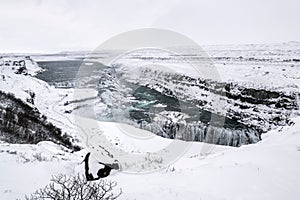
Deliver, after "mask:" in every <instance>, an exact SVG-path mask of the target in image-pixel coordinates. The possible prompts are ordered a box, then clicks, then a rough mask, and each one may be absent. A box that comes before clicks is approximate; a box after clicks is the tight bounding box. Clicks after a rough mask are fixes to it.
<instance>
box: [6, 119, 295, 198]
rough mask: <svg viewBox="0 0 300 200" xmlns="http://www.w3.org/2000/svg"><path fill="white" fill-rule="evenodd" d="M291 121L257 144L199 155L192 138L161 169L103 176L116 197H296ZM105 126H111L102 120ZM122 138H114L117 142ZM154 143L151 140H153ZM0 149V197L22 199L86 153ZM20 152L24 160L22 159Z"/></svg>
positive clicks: (77, 168) (73, 169)
mask: <svg viewBox="0 0 300 200" xmlns="http://www.w3.org/2000/svg"><path fill="white" fill-rule="evenodd" d="M294 121H295V124H294V125H293V126H292V127H284V128H282V129H278V130H274V131H270V132H269V133H267V134H265V135H264V136H263V140H262V141H261V142H259V143H257V144H252V145H247V146H242V147H240V148H231V147H221V148H220V149H218V148H219V147H218V146H216V147H215V148H216V149H218V150H214V151H213V152H211V153H209V154H208V155H199V147H200V146H201V145H202V144H201V143H193V145H192V146H191V147H190V149H189V150H188V151H187V152H186V153H185V154H184V155H183V156H182V157H180V158H179V159H178V161H177V162H175V163H173V164H171V165H170V166H169V167H168V168H167V169H163V170H159V171H156V172H154V173H148V174H132V173H124V172H118V173H116V172H114V173H113V174H112V175H111V176H109V177H108V178H107V179H110V180H114V181H116V182H117V183H118V187H120V188H122V190H123V192H124V193H123V194H122V195H121V197H120V199H161V198H163V199H208V200H211V199H228V200H231V199H233V200H234V199H249V200H250V199H272V200H276V199H284V198H286V199H291V200H293V199H295V200H296V199H298V197H299V185H300V180H299V177H300V171H299V167H300V131H299V130H300V118H296V119H294ZM105 125H106V126H107V128H108V127H109V126H112V127H113V126H115V124H113V123H108V122H106V123H105ZM103 130H104V132H105V134H107V135H110V132H109V131H106V129H103ZM117 130H119V129H114V133H115V134H116V135H122V134H123V133H122V132H116V131H117ZM127 140H128V139H127V138H124V139H122V138H119V141H120V142H125V141H127ZM165 140H167V139H165ZM157 143H158V141H157V140H155V141H154V144H155V145H157ZM126 144H127V143H126ZM138 144H141V145H140V147H138V146H137V147H136V148H141V149H143V148H145V147H144V144H143V143H135V145H138ZM0 152H1V156H0V159H1V161H0V169H1V170H0V177H1V183H2V184H0V192H1V197H2V198H1V199H13V198H22V197H23V196H24V194H28V193H30V192H33V191H34V190H35V189H37V188H39V187H43V186H44V185H45V184H47V183H48V181H49V180H50V177H51V175H53V174H58V173H66V174H74V173H78V172H81V173H83V164H80V162H81V161H82V159H83V155H84V154H85V153H86V151H85V150H82V151H81V152H77V153H75V154H74V153H73V154H72V153H70V152H67V150H66V149H64V148H62V147H60V146H58V145H55V144H53V143H51V142H41V143H39V144H38V145H17V144H15V145H12V144H6V143H2V144H0ZM37 153H41V155H42V157H44V158H45V160H42V161H37V160H36V159H34V158H33V156H32V155H33V154H37ZM200 153H201V152H200ZM24 157H25V158H28V159H29V160H30V161H28V162H26V161H25V160H24ZM94 167H99V166H94ZM25 172H26V173H25ZM29 183H30V184H29Z"/></svg>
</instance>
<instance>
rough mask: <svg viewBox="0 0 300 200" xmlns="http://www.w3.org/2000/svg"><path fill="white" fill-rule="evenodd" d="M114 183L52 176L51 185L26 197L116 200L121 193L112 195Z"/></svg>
mask: <svg viewBox="0 0 300 200" xmlns="http://www.w3.org/2000/svg"><path fill="white" fill-rule="evenodd" d="M116 185H117V184H116V182H112V181H107V180H103V179H101V180H100V181H97V182H88V181H86V179H85V178H84V177H83V176H81V175H79V174H78V175H76V176H67V175H63V174H60V175H57V176H53V178H52V179H51V183H49V184H48V185H47V186H46V187H45V188H42V189H39V190H37V191H35V192H34V193H33V194H31V195H30V196H26V197H25V199H27V200H39V199H49V200H58V199H63V200H104V199H105V200H114V199H117V198H118V197H119V196H120V195H121V193H122V191H121V190H120V192H119V193H114V192H113V189H114V187H115V186H116Z"/></svg>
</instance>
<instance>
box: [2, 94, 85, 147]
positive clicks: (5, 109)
mask: <svg viewBox="0 0 300 200" xmlns="http://www.w3.org/2000/svg"><path fill="white" fill-rule="evenodd" d="M31 97H34V95H33V94H32V95H31ZM0 139H1V140H2V141H5V142H9V143H26V144H36V143H38V142H40V141H45V140H49V141H53V142H55V143H57V144H61V145H64V146H66V147H67V148H69V149H72V150H75V151H76V150H79V149H80V148H79V147H78V146H74V145H73V139H72V138H71V137H70V136H69V135H67V134H66V133H63V132H62V131H61V129H59V128H57V127H56V126H54V125H53V124H52V123H50V122H48V121H47V117H46V116H44V115H42V114H41V113H40V112H39V111H38V110H37V109H36V108H34V107H31V106H30V105H29V104H27V103H25V102H23V101H22V100H21V99H18V98H16V97H15V96H14V95H13V94H7V93H4V92H2V91H0Z"/></svg>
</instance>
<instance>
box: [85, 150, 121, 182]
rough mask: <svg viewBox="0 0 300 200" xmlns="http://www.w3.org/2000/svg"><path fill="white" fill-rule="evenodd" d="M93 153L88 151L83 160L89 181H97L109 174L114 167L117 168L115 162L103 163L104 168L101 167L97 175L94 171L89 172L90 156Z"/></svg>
mask: <svg viewBox="0 0 300 200" xmlns="http://www.w3.org/2000/svg"><path fill="white" fill-rule="evenodd" d="M90 155H91V153H87V154H86V156H85V158H84V160H83V161H82V162H84V163H85V177H86V180H87V181H95V180H99V179H100V178H105V177H107V176H109V174H110V172H111V170H112V169H116V168H115V167H114V164H112V165H111V164H105V163H101V162H99V163H100V164H103V165H104V168H101V169H99V170H98V172H97V177H94V176H93V174H92V173H89V157H90Z"/></svg>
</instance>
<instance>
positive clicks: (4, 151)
mask: <svg viewBox="0 0 300 200" xmlns="http://www.w3.org/2000/svg"><path fill="white" fill-rule="evenodd" d="M287 46H288V47H286V44H285V45H282V44H281V45H279V46H278V47H277V46H276V45H275V47H274V46H273V45H266V46H261V47H260V46H225V47H221V50H217V49H216V48H218V47H207V49H209V50H207V51H208V53H209V54H210V56H211V57H212V59H213V62H214V63H215V64H216V66H217V69H218V71H219V72H220V76H221V81H220V80H218V81H214V80H205V81H204V82H201V81H200V82H199V80H198V79H197V78H195V77H193V76H192V75H193V74H192V73H191V72H187V73H182V72H185V71H184V67H182V65H181V63H177V64H176V65H174V63H171V64H170V63H168V62H169V61H170V60H165V63H164V62H161V61H162V60H163V59H156V58H155V57H154V58H152V59H145V56H143V57H141V56H140V54H139V55H138V56H137V55H135V57H126V58H125V59H123V60H119V63H114V64H115V68H107V70H112V69H114V70H117V71H111V72H110V74H108V75H109V77H107V76H103V77H102V78H103V79H100V80H99V81H100V84H101V83H104V86H103V87H102V88H101V87H100V86H99V87H98V88H97V90H95V89H93V88H91V87H90V85H89V88H80V89H78V88H76V89H75V88H70V89H57V88H54V87H52V86H49V85H48V84H47V83H46V82H44V81H42V80H39V79H37V78H35V77H34V76H33V75H35V74H36V72H37V71H40V70H41V68H39V66H38V65H37V64H36V63H35V62H34V61H33V60H32V59H31V58H29V57H26V58H25V57H23V56H18V57H11V55H10V56H6V57H3V58H1V59H0V75H1V76H2V78H1V77H0V78H1V80H0V90H1V92H3V93H5V94H8V93H10V94H13V95H14V97H13V98H17V99H19V100H20V101H22V105H23V104H26V105H27V106H29V107H30V108H32V109H36V110H37V111H39V112H40V114H41V115H45V116H46V117H47V120H48V121H49V122H51V123H52V124H53V125H54V126H55V127H58V128H60V129H61V130H62V132H63V133H65V134H66V136H67V135H68V136H71V139H72V142H73V143H74V144H76V145H79V146H81V147H82V148H83V149H82V150H80V151H77V152H73V151H72V150H71V149H70V148H69V149H68V148H66V147H64V146H63V145H62V144H55V143H53V142H50V141H43V142H39V143H38V144H11V143H7V142H3V141H1V142H0V197H1V199H16V198H20V199H23V198H24V195H26V194H30V193H32V192H34V191H35V190H36V189H38V188H41V187H44V186H45V185H46V184H47V183H49V180H50V178H51V175H55V174H58V173H64V174H69V175H74V174H77V173H80V174H83V173H84V165H83V164H82V160H83V158H84V156H85V155H86V153H87V152H91V156H92V166H91V168H92V169H91V170H92V172H93V173H96V172H97V170H98V169H99V168H100V167H102V165H100V164H98V161H101V162H107V163H111V162H115V160H117V161H118V163H119V164H120V165H121V169H122V170H120V171H113V172H112V174H111V175H110V176H108V177H107V178H106V179H109V180H113V181H116V182H117V183H118V186H117V187H118V188H122V191H123V194H122V195H121V196H120V198H119V199H124V200H125V199H145V200H147V199H204V200H219V199H228V200H234V199H245V200H247V199H249V200H252V199H263V200H265V199H270V200H276V199H278V200H279V199H291V200H294V199H295V200H296V199H298V197H299V196H300V192H299V185H300V179H299V177H300V170H299V167H300V131H299V130H300V118H299V117H298V116H297V115H298V105H299V102H298V98H299V96H298V93H299V86H300V85H299V78H298V75H299V69H300V68H299V67H300V66H299V61H297V59H299V49H300V48H299V46H300V45H298V44H294V43H293V44H290V43H289V44H288V45H287ZM260 48H261V50H260ZM253 49H254V50H253ZM224 52H225V53H224ZM289 52H291V53H289ZM71 55H72V54H68V55H67V56H70V57H72V56H71ZM149 56H150V57H153V55H150V54H149ZM240 56H241V58H240ZM36 57H38V56H36ZM48 57H49V56H48ZM48 57H47V56H46V55H42V57H41V58H42V59H43V60H47V59H48ZM74 57H75V59H76V58H77V57H81V54H80V53H78V54H76V55H75V56H74ZM146 57H147V56H146ZM248 57H249V58H248ZM252 57H253V58H254V59H259V60H253V59H252ZM266 57H268V58H270V60H265V59H266ZM51 59H54V60H55V58H53V57H51ZM59 59H65V57H63V58H62V57H60V58H59ZM21 60H25V65H26V70H20V73H18V71H19V68H20V67H22V65H23V64H22V63H23V62H22V63H19V62H20V61H21ZM100 60H101V59H100ZM145 60H147V62H148V63H147V62H146V65H147V66H146V67H139V66H138V67H136V68H134V69H133V70H132V68H129V67H128V66H126V65H128V63H130V62H132V63H135V64H133V65H135V66H136V64H139V63H141V62H143V63H145ZM10 61H11V62H10ZM14 61H16V62H15V64H14ZM87 61H88V62H89V63H92V62H95V60H92V59H88V60H87ZM133 61H134V62H133ZM275 61H276V62H275ZM1 63H2V64H1ZM149 63H151V64H153V63H154V64H162V65H163V66H166V67H168V66H169V67H170V66H172V69H173V71H172V73H169V72H168V71H164V69H162V68H155V69H154V71H155V70H156V71H157V72H156V74H155V73H154V71H151V70H153V68H149V66H150V65H148V64H149ZM14 65H15V66H14ZM19 65H20V66H19ZM151 66H153V65H151ZM156 66H157V65H156ZM174 66H175V67H176V66H177V67H178V68H177V69H178V70H177V71H176V70H174V69H176V68H174ZM282 69H285V70H282ZM118 70H121V71H119V72H118ZM130 70H131V71H130ZM149 70H150V71H149ZM106 72H107V71H104V74H105V73H106ZM120 72H121V73H120ZM129 72H131V73H129ZM132 72H136V74H133V73H132ZM146 72H147V73H148V74H146ZM265 72H269V73H265ZM279 72H280V73H279ZM118 73H119V74H118ZM189 73H190V74H189ZM116 74H117V75H120V74H121V75H122V76H123V77H122V78H121V80H126V81H128V83H130V84H133V85H130V87H133V86H136V85H134V84H138V87H136V90H133V91H135V92H136V93H134V92H131V91H129V90H128V88H129V87H128V85H125V86H126V87H127V88H126V87H120V88H118V89H120V90H119V91H118V92H115V91H116V90H114V89H116V88H115V87H119V86H120V85H119V86H118V85H117V83H116V82H114V81H113V78H114V77H113V76H114V75H116ZM174 74H177V76H176V75H174ZM178 74H179V75H180V76H178ZM264 74H265V75H264ZM275 74H276V75H278V76H279V77H280V79H277V77H278V76H274V75H275ZM106 75H107V74H106ZM174 76H176V77H177V78H176V79H175V81H177V84H176V83H175V82H172V80H173V79H172V78H174ZM118 78H120V76H119V77H118ZM193 78H194V79H193ZM261 79H264V80H261ZM119 80H120V79H119ZM168 80H169V81H168ZM178 80H180V81H179V82H178ZM143 81H144V82H143ZM197 81H198V82H197ZM254 81H255V82H254ZM280 82H282V84H280ZM273 83H274V84H273ZM285 83H286V84H285ZM218 84H220V85H221V86H222V87H221V88H225V90H224V91H221V92H222V93H225V94H226V92H227V94H226V95H225V96H221V98H223V103H222V104H221V105H220V107H221V108H223V107H224V106H225V108H228V110H226V112H225V113H226V117H227V118H228V119H225V121H226V120H227V121H226V122H225V123H223V125H224V124H226V123H228V125H227V126H228V127H227V128H225V129H226V132H224V131H223V132H221V133H226V134H233V133H234V132H235V131H236V132H237V133H238V134H240V135H242V131H241V130H240V129H241V127H242V128H244V126H247V125H252V126H254V125H257V124H256V122H257V119H258V117H261V118H262V121H261V122H260V123H261V124H260V127H267V128H265V129H264V131H265V132H264V134H262V135H261V140H259V139H257V138H255V137H254V136H255V134H254V135H253V138H254V139H253V140H255V141H254V142H256V143H255V144H248V145H243V146H241V147H239V148H236V147H231V146H224V145H215V144H208V143H203V142H194V141H190V140H193V139H188V141H183V140H177V139H182V138H177V139H176V137H174V138H175V139H170V138H172V137H160V136H158V135H159V134H157V135H155V134H153V133H152V132H154V129H153V127H152V128H151V126H149V124H147V123H146V122H143V123H141V124H139V127H140V128H143V129H145V130H139V129H136V128H135V127H133V126H131V125H126V124H122V123H116V122H111V121H109V120H108V118H109V116H110V115H112V116H113V119H114V120H115V121H118V120H119V119H120V117H123V116H124V115H122V114H124V113H120V112H119V111H120V109H121V110H122V109H123V110H126V111H128V108H132V107H130V106H129V104H127V103H128V102H129V103H132V102H136V101H134V100H136V99H138V100H141V101H140V102H137V104H135V105H134V106H135V107H134V108H135V109H136V110H138V109H142V108H145V107H147V106H150V107H151V112H152V113H154V114H157V113H158V112H159V113H160V115H157V116H150V119H152V120H154V121H156V122H157V123H163V122H165V121H164V120H165V118H164V117H165V116H167V117H168V119H169V121H168V120H166V121H168V123H169V124H172V123H175V122H176V123H178V122H179V123H182V122H183V120H186V119H187V117H188V115H189V114H191V113H192V114H193V112H192V111H191V110H193V109H194V110H196V108H197V109H198V108H199V107H195V106H194V104H193V103H195V102H192V101H193V99H197V100H202V103H203V102H204V100H206V101H207V102H209V101H210V100H211V99H219V97H218V95H219V93H218V91H217V89H218ZM227 84H228V85H227ZM121 86H122V85H121ZM178 86H179V87H181V88H182V89H183V91H180V90H178V88H179V87H178ZM198 86H200V87H198ZM176 87H177V88H176ZM226 87H227V88H228V87H229V91H227V90H226ZM133 88H134V87H133ZM188 88H193V89H188ZM205 88H206V89H205ZM170 91H172V92H174V94H176V95H174V94H172V93H168V92H170ZM262 91H263V92H262ZM158 92H163V93H165V94H168V95H165V96H163V97H164V98H167V97H172V95H174V96H175V97H176V98H173V97H172V98H173V99H175V100H176V101H173V99H168V100H170V101H169V102H167V103H169V104H170V103H171V104H172V105H173V106H174V107H175V106H176V105H180V106H181V107H182V106H186V107H184V108H190V110H188V109H186V110H184V109H182V111H186V113H184V112H182V113H183V114H181V115H178V114H179V112H178V111H168V110H166V105H168V104H167V103H166V105H165V104H164V103H165V101H163V102H160V103H154V102H153V100H152V102H151V99H150V100H149V99H148V100H146V98H149V97H151V98H152V97H153V96H155V95H156V96H155V97H161V96H159V95H161V94H158ZM178 92H181V93H182V95H186V96H184V97H181V95H178V94H179V93H178ZM208 92H211V93H209V95H216V96H210V97H205V96H204V95H203V96H201V94H208ZM264 92H265V93H264ZM32 93H34V94H35V95H34V97H33V95H32ZM143 93H145V94H149V95H148V96H147V95H146V97H145V96H141V94H143ZM124 94H131V95H127V96H125V98H126V99H122V98H123V97H124V96H122V95H124ZM105 95H107V96H105ZM109 95H110V96H109ZM118 95H119V96H118ZM134 95H135V98H136V99H134V98H132V97H134ZM151 95H152V96H151ZM234 95H235V96H234ZM202 97H203V98H202ZM236 97H238V98H236ZM120 98H121V99H122V100H124V101H121V102H109V100H116V101H117V100H120ZM143 98H144V99H143ZM181 98H182V99H181ZM205 98H206V99H205ZM127 100H130V101H127ZM183 100H185V101H186V102H187V103H191V104H193V106H194V107H193V106H191V107H188V106H190V104H183V103H182V101H183ZM255 101H260V102H255ZM5 102H9V101H5V99H4V98H2V99H1V101H0V103H1V106H4V107H5V106H7V105H6V104H7V103H6V104H5ZM224 102H226V105H225V103H224ZM114 103H115V104H114ZM178 103H179V104H178ZM199 103H201V102H200V101H199ZM276 104H277V106H276ZM95 105H97V106H95ZM111 106H119V107H117V108H118V109H115V110H113V109H111ZM202 106H203V107H204V108H205V110H206V112H212V113H213V111H214V110H213V106H210V105H209V103H207V104H203V105H202ZM241 107H243V109H242V108H241ZM119 108H120V109H119ZM230 109H232V110H230ZM255 110H257V111H255ZM234 111H235V112H234ZM256 112H257V113H256ZM101 113H102V115H101ZM2 114H3V113H2ZM134 114H136V115H137V113H134ZM138 114H139V113H138ZM206 114H207V113H206ZM215 114H220V113H215ZM221 114H222V113H221ZM198 115H199V114H197V116H198ZM141 116H143V117H144V115H139V116H138V117H141ZM200 116H202V117H203V115H200ZM210 116H213V117H215V118H214V119H218V118H217V117H218V116H219V115H214V114H211V115H210ZM277 116H279V119H278V123H277V124H276V123H274V122H273V120H274V118H275V117H277ZM233 117H237V118H238V119H235V120H233V121H230V120H232V119H233ZM248 117H249V118H248ZM243 118H245V120H244V121H243ZM96 119H103V120H104V119H106V122H103V121H102V122H100V121H97V120H96ZM201 119H204V121H205V119H206V118H205V116H204V117H203V118H201ZM223 119H224V118H223ZM176 120H177V121H176ZM209 120H210V119H209ZM285 120H287V121H285ZM211 121H213V120H211ZM216 121H217V120H216ZM124 122H126V123H127V124H131V123H132V122H130V121H124ZM230 123H236V124H234V126H236V127H239V128H236V129H234V128H232V127H229V124H230ZM247 123H248V124H247ZM182 124H184V123H182ZM133 125H135V126H136V124H133ZM212 125H214V124H210V125H209V126H210V127H211V126H212ZM215 125H216V126H217V124H215ZM282 125H284V126H282ZM203 126H204V125H203ZM205 126H206V125H205ZM187 127H188V126H187ZM257 127H259V126H257ZM185 128H186V127H185ZM247 128H248V129H247V131H248V132H247V131H245V135H246V133H247V134H249V133H256V132H255V130H256V129H251V126H247ZM269 128H271V129H272V130H269ZM207 129H208V130H213V129H212V128H207ZM148 130H150V131H152V132H149V131H148ZM165 130H167V129H165ZM185 130H186V131H189V132H193V131H194V130H195V129H194V128H193V127H192V126H190V127H188V128H186V129H185ZM242 130H244V129H242ZM1 131H2V130H1ZM251 131H252V132H251ZM131 132H132V133H136V132H138V133H140V134H141V135H140V137H137V135H136V134H128V133H131ZM182 133H183V132H182ZM199 135H201V134H199ZM233 135H234V134H233ZM189 137H191V138H192V137H193V136H192V135H189ZM183 139H185V138H183ZM236 141H237V140H236ZM249 143H253V142H249ZM240 144H241V143H240ZM172 145H173V146H174V147H178V148H179V151H176V149H175V148H174V149H173V150H174V152H172V151H170V148H169V147H170V146H172ZM232 146H239V145H232ZM145 172H147V173H145Z"/></svg>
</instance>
